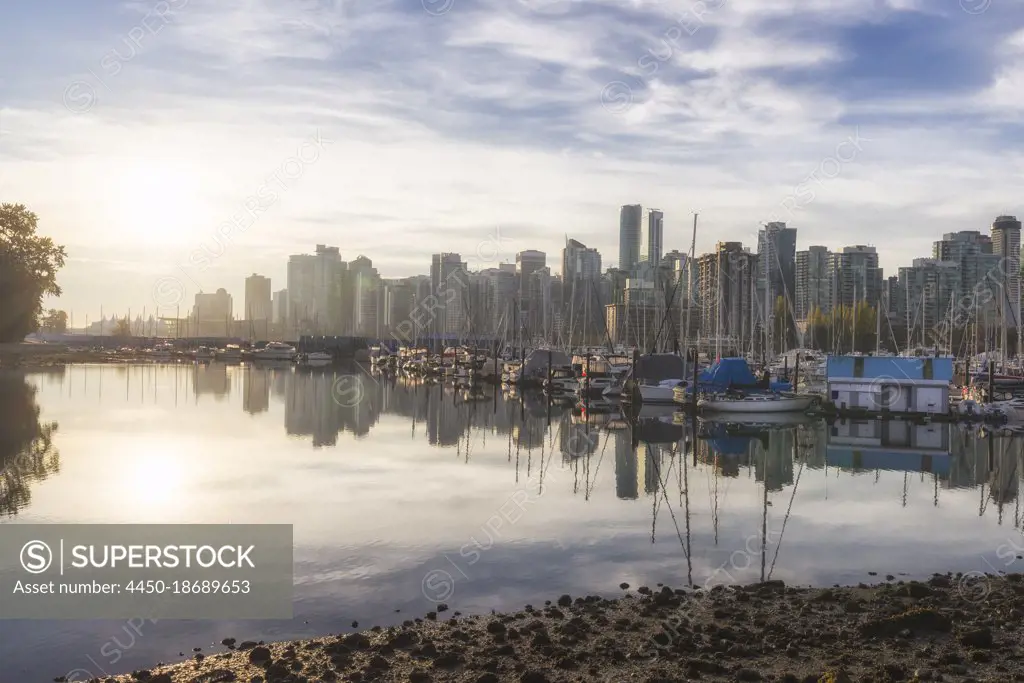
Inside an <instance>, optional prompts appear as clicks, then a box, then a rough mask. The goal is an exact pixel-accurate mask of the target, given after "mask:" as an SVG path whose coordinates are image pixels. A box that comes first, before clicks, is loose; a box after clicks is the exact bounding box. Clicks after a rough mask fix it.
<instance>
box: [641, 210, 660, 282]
mask: <svg viewBox="0 0 1024 683" xmlns="http://www.w3.org/2000/svg"><path fill="white" fill-rule="evenodd" d="M664 238H665V214H664V213H662V212H661V211H660V210H659V209H651V210H650V213H648V214H647V232H646V233H645V234H644V244H643V255H642V256H641V258H642V259H643V260H645V261H647V262H648V264H650V266H651V268H652V270H655V271H656V270H657V269H658V266H659V265H661V255H662V253H663V252H664Z"/></svg>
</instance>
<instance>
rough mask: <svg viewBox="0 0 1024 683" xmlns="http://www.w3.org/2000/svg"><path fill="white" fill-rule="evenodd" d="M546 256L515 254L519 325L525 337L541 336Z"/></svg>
mask: <svg viewBox="0 0 1024 683" xmlns="http://www.w3.org/2000/svg"><path fill="white" fill-rule="evenodd" d="M547 260H548V257H547V254H545V253H544V252H543V251H536V250H535V249H527V250H526V251H521V252H519V253H518V254H516V274H517V275H518V276H519V310H520V325H521V328H522V329H524V330H525V333H526V335H527V337H528V338H529V337H533V336H534V335H538V334H542V333H543V331H544V329H545V326H544V320H545V318H544V313H545V311H544V302H545V295H546V293H547V289H548V281H547V276H546V275H545V274H544V272H545V268H546V267H547Z"/></svg>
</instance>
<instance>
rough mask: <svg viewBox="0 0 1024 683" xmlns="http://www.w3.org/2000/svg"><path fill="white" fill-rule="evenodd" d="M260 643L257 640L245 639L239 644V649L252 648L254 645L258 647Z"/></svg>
mask: <svg viewBox="0 0 1024 683" xmlns="http://www.w3.org/2000/svg"><path fill="white" fill-rule="evenodd" d="M258 644H259V643H257V642H255V641H252V640H243V641H242V643H241V644H240V645H239V646H238V649H239V650H243V651H245V650H251V649H253V648H254V647H256V646H257V645H258Z"/></svg>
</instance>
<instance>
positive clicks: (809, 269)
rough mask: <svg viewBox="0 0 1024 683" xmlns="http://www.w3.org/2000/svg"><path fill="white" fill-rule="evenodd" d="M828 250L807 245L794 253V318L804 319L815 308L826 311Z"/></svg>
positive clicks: (827, 301) (827, 306)
mask: <svg viewBox="0 0 1024 683" xmlns="http://www.w3.org/2000/svg"><path fill="white" fill-rule="evenodd" d="M829 256H830V253H829V250H828V248H826V247H821V246H813V247H808V249H807V251H798V252H797V253H796V316H795V317H796V319H797V320H806V319H807V316H809V315H810V314H811V311H813V310H814V309H815V308H818V309H821V311H823V312H825V311H828V310H829V308H830V304H831V301H830V299H829V294H830V292H831V289H830V287H829V270H828V265H829Z"/></svg>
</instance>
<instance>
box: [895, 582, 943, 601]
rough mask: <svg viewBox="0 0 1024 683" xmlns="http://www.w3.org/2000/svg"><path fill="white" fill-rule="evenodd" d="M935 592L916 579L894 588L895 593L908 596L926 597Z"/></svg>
mask: <svg viewBox="0 0 1024 683" xmlns="http://www.w3.org/2000/svg"><path fill="white" fill-rule="evenodd" d="M933 593H935V591H933V590H932V589H931V588H929V587H928V586H926V585H925V584H923V583H920V582H918V581H911V582H910V583H907V584H904V585H902V586H900V587H899V588H898V589H897V590H896V595H898V596H901V597H908V598H915V599H920V598H926V597H928V596H929V595H932V594H933Z"/></svg>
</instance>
